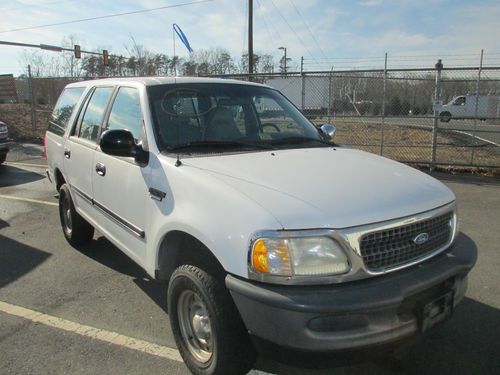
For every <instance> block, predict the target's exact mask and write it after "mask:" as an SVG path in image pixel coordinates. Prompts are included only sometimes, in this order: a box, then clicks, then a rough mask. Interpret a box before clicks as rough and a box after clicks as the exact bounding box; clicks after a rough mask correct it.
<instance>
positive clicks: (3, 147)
mask: <svg viewBox="0 0 500 375" xmlns="http://www.w3.org/2000/svg"><path fill="white" fill-rule="evenodd" d="M12 144H13V142H12V141H11V140H8V141H0V155H5V154H7V153H8V152H9V150H10V147H11V146H12Z"/></svg>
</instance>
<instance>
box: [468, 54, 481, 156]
mask: <svg viewBox="0 0 500 375" xmlns="http://www.w3.org/2000/svg"><path fill="white" fill-rule="evenodd" d="M483 54H484V50H481V58H480V60H479V70H478V73H477V82H476V104H475V106H474V129H473V131H472V152H471V155H470V164H471V165H473V164H474V151H475V150H476V130H477V111H478V105H479V84H480V83H481V71H482V70H483Z"/></svg>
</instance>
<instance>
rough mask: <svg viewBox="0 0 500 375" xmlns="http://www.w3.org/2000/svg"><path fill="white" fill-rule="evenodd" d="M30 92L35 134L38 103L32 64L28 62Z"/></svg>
mask: <svg viewBox="0 0 500 375" xmlns="http://www.w3.org/2000/svg"><path fill="white" fill-rule="evenodd" d="M28 92H29V95H30V110H31V133H32V135H33V136H34V135H35V131H36V103H35V92H34V89H33V76H32V75H31V65H29V64H28Z"/></svg>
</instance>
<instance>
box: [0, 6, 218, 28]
mask: <svg viewBox="0 0 500 375" xmlns="http://www.w3.org/2000/svg"><path fill="white" fill-rule="evenodd" d="M210 1H214V0H199V1H192V2H189V3H181V4H175V5H166V6H162V7H157V8H149V9H141V10H135V11H131V12H123V13H113V14H107V15H105V16H97V17H90V18H81V19H78V20H72V21H65V22H56V23H50V24H46V25H38V26H30V27H22V28H19V29H11V30H2V31H0V34H3V33H10V32H14V31H24V30H35V29H41V28H44V27H51V26H59V25H68V24H71V23H79V22H87V21H93V20H100V19H104V18H112V17H121V16H128V15H131V14H139V13H147V12H153V11H156V10H162V9H168V8H178V7H182V6H187V5H194V4H201V3H206V2H210Z"/></svg>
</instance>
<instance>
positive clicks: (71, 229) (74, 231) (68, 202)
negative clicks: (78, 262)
mask: <svg viewBox="0 0 500 375" xmlns="http://www.w3.org/2000/svg"><path fill="white" fill-rule="evenodd" d="M59 217H60V219H61V227H62V229H63V233H64V237H65V238H66V240H67V241H68V242H69V244H70V245H71V246H74V247H76V246H81V245H84V244H86V243H88V242H90V241H91V240H92V238H93V237H94V227H93V226H92V225H90V224H89V223H88V222H87V221H86V220H85V219H84V218H83V217H81V216H80V215H79V214H78V212H76V210H75V206H74V205H73V200H72V199H71V194H70V192H69V188H68V185H66V184H63V185H62V186H61V188H60V189H59Z"/></svg>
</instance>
